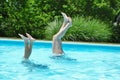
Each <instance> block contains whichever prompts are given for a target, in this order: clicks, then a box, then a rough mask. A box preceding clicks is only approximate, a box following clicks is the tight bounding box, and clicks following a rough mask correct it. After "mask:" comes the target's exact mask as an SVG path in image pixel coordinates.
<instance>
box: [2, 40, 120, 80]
mask: <svg viewBox="0 0 120 80" xmlns="http://www.w3.org/2000/svg"><path fill="white" fill-rule="evenodd" d="M51 48H52V44H51V42H47V41H36V42H35V43H34V45H33V51H32V54H31V56H30V61H31V62H30V63H22V57H23V54H24V42H23V40H12V39H11V40H6V39H1V40H0V80H120V45H106V44H87V43H68V42H64V43H63V50H64V52H65V56H61V57H54V56H53V55H52V49H51Z"/></svg>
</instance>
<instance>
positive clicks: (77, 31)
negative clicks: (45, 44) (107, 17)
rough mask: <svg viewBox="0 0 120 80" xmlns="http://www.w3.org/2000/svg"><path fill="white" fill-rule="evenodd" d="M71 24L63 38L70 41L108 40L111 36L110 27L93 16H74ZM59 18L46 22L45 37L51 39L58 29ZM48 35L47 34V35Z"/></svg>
mask: <svg viewBox="0 0 120 80" xmlns="http://www.w3.org/2000/svg"><path fill="white" fill-rule="evenodd" d="M72 20H73V25H72V27H71V28H70V29H69V30H68V32H67V33H66V35H65V36H64V38H63V40H70V41H71V40H72V41H97V42H103V41H109V40H110V38H111V28H109V27H108V25H107V24H105V23H103V22H101V21H100V20H97V19H93V18H90V17H88V18H84V17H74V18H73V19H72ZM61 23H62V22H61V20H60V21H58V20H55V21H53V22H51V23H49V24H48V26H47V28H46V39H49V40H50V39H51V38H52V36H53V35H54V34H55V33H56V32H57V31H58V30H59V28H60V26H61V25H62V24H61ZM48 35H49V36H48Z"/></svg>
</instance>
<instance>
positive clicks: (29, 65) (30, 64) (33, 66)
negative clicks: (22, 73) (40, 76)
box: [21, 61, 49, 71]
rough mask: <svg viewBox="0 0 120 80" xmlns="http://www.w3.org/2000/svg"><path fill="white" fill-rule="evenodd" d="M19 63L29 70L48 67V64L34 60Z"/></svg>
mask: <svg viewBox="0 0 120 80" xmlns="http://www.w3.org/2000/svg"><path fill="white" fill-rule="evenodd" d="M21 63H22V64H23V65H24V66H25V67H27V68H28V70H29V71H32V70H46V69H49V67H48V65H45V64H36V63H34V62H32V61H22V62H21Z"/></svg>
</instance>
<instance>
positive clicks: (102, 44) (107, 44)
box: [0, 37, 120, 47]
mask: <svg viewBox="0 0 120 80" xmlns="http://www.w3.org/2000/svg"><path fill="white" fill-rule="evenodd" d="M1 40H6V41H7V40H9V41H21V42H22V41H23V40H22V39H20V38H1V37H0V41H1ZM35 42H43V43H52V41H47V40H39V39H38V40H36V41H35ZM62 43H64V44H75V45H79V44H83V45H96V46H117V47H120V44H119V43H118V44H117V43H99V42H98V43H97V42H77V41H63V42H62Z"/></svg>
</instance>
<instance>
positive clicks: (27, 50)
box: [18, 34, 29, 60]
mask: <svg viewBox="0 0 120 80" xmlns="http://www.w3.org/2000/svg"><path fill="white" fill-rule="evenodd" d="M18 35H19V36H20V37H21V38H22V39H23V40H24V43H25V53H24V59H26V60H27V59H28V58H29V56H28V55H29V48H28V47H29V45H28V38H27V37H25V36H23V35H22V34H18Z"/></svg>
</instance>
